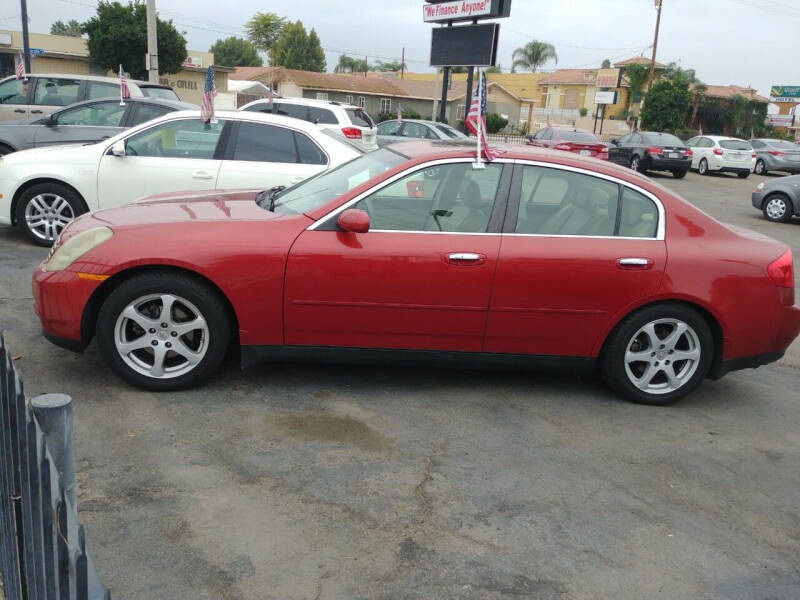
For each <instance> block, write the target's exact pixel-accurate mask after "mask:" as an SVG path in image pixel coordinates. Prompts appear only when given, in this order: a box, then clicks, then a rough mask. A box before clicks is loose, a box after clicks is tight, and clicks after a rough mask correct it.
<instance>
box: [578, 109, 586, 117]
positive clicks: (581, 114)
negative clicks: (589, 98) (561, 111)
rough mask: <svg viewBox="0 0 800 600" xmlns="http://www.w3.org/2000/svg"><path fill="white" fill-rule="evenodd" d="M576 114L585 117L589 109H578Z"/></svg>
mask: <svg viewBox="0 0 800 600" xmlns="http://www.w3.org/2000/svg"><path fill="white" fill-rule="evenodd" d="M578 114H579V115H580V116H582V117H585V116H586V115H588V114H589V109H588V108H586V107H585V106H583V107H581V108H580V110H578Z"/></svg>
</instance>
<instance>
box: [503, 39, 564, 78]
mask: <svg viewBox="0 0 800 600" xmlns="http://www.w3.org/2000/svg"><path fill="white" fill-rule="evenodd" d="M511 60H513V61H514V62H513V64H512V65H511V71H512V72H513V71H516V70H517V67H519V68H521V69H524V70H526V71H530V72H531V73H536V70H537V69H538V68H539V67H541V66H542V65H543V64H545V63H547V62H549V61H551V60H552V61H553V62H556V63H557V62H558V55H557V54H556V49H555V48H553V45H552V44H548V43H547V42H540V41H539V40H533V41H530V42H528V43H527V44H525V45H524V46H523V47H522V48H517V49H516V50H514V54H512V55H511Z"/></svg>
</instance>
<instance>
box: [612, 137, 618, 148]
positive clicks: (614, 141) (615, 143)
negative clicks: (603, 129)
mask: <svg viewBox="0 0 800 600" xmlns="http://www.w3.org/2000/svg"><path fill="white" fill-rule="evenodd" d="M611 145H612V146H619V138H614V139H613V140H611Z"/></svg>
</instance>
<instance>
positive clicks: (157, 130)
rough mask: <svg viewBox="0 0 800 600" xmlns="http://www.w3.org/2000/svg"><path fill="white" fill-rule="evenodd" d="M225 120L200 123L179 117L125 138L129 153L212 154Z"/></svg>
mask: <svg viewBox="0 0 800 600" xmlns="http://www.w3.org/2000/svg"><path fill="white" fill-rule="evenodd" d="M223 127H225V121H219V122H217V123H204V122H203V121H201V120H200V119H181V120H179V121H168V122H166V123H159V124H158V125H155V126H153V127H150V128H149V129H145V130H144V131H140V132H138V133H135V134H134V135H132V136H131V137H129V138H128V139H127V140H126V141H125V152H126V154H129V155H131V156H152V157H160V158H206V159H211V158H214V154H215V152H216V149H217V144H218V143H219V138H220V136H221V135H222V129H223Z"/></svg>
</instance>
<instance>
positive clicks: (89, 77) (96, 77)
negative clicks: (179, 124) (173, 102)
mask: <svg viewBox="0 0 800 600" xmlns="http://www.w3.org/2000/svg"><path fill="white" fill-rule="evenodd" d="M28 76H30V77H61V78H64V79H85V80H86V81H105V82H110V83H119V77H108V76H105V75H84V74H82V73H30V74H28ZM14 78H15V76H14V75H10V76H9V77H6V78H5V79H2V80H0V81H5V80H6V79H14ZM128 83H134V84H136V87H157V88H163V89H169V90H171V89H172V88H171V87H169V86H168V85H164V84H163V83H151V82H149V81H142V80H141V79H128Z"/></svg>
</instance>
